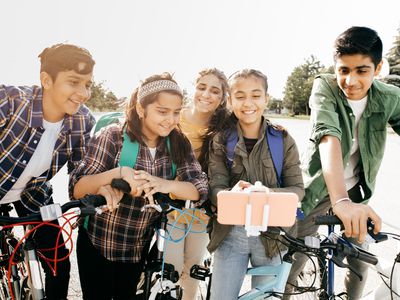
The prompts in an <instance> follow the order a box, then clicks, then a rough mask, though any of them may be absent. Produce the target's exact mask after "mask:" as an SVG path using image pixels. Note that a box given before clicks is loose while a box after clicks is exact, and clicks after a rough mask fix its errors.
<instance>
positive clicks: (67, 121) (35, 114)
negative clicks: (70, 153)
mask: <svg viewBox="0 0 400 300" xmlns="http://www.w3.org/2000/svg"><path fill="white" fill-rule="evenodd" d="M28 97H31V100H32V109H31V110H30V123H29V126H30V127H34V128H39V127H43V90H42V88H41V87H38V86H33V89H32V95H28ZM73 120H74V117H73V116H71V115H67V114H66V115H65V116H64V122H63V125H62V128H61V131H63V132H70V131H71V130H72V127H73Z"/></svg>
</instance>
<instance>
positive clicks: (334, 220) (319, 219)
mask: <svg viewBox="0 0 400 300" xmlns="http://www.w3.org/2000/svg"><path fill="white" fill-rule="evenodd" d="M314 224H315V225H343V222H342V221H341V220H340V219H339V218H338V217H337V216H335V215H325V216H316V217H314ZM374 227H375V226H374V223H373V222H372V220H371V219H368V220H367V230H368V234H369V235H370V236H371V237H372V238H373V239H374V240H375V242H376V243H379V242H382V241H386V240H387V239H388V236H387V235H386V234H382V233H374Z"/></svg>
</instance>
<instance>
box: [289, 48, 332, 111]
mask: <svg viewBox="0 0 400 300" xmlns="http://www.w3.org/2000/svg"><path fill="white" fill-rule="evenodd" d="M322 72H324V73H325V72H329V73H332V72H333V68H332V67H329V68H325V67H324V66H323V65H322V64H321V62H320V61H319V60H318V59H317V58H316V57H315V56H314V55H311V56H310V58H308V59H306V61H305V63H303V64H302V65H300V66H297V67H296V68H294V70H293V71H292V73H291V74H290V75H289V77H288V79H287V81H286V86H285V92H284V94H285V95H284V97H283V106H284V107H286V108H288V109H289V110H291V111H292V113H293V114H295V115H297V114H306V115H309V114H310V109H309V107H308V99H309V97H310V95H311V89H312V85H313V81H314V77H315V76H316V75H317V74H320V73H322Z"/></svg>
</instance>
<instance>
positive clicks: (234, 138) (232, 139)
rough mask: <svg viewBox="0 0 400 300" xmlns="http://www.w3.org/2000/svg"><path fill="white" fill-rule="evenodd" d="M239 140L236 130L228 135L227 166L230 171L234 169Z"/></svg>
mask: <svg viewBox="0 0 400 300" xmlns="http://www.w3.org/2000/svg"><path fill="white" fill-rule="evenodd" d="M238 140H239V138H238V134H237V131H236V129H234V130H231V131H230V132H229V133H228V137H227V140H226V164H227V166H228V168H229V169H231V168H232V164H233V157H234V155H235V147H236V144H237V142H238Z"/></svg>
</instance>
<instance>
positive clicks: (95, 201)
mask: <svg viewBox="0 0 400 300" xmlns="http://www.w3.org/2000/svg"><path fill="white" fill-rule="evenodd" d="M82 204H83V205H84V206H86V207H90V206H92V207H99V206H103V205H106V204H107V201H106V198H104V197H103V196H101V195H87V196H86V197H85V198H83V199H82Z"/></svg>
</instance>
